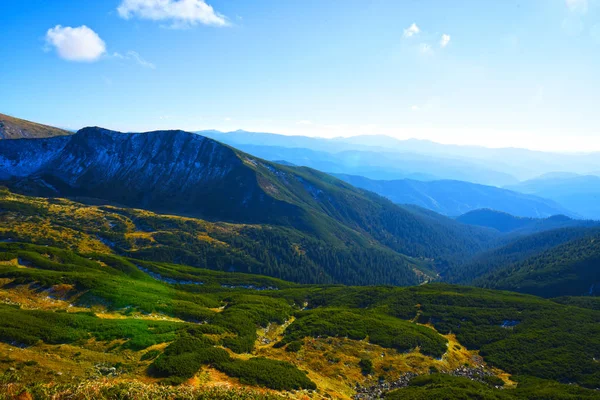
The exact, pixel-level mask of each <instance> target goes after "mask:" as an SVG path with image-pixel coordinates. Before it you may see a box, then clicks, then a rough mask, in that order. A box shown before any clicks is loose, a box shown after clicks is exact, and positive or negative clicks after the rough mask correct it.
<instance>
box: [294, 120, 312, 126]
mask: <svg viewBox="0 0 600 400" xmlns="http://www.w3.org/2000/svg"><path fill="white" fill-rule="evenodd" d="M296 123H297V124H298V125H312V121H309V120H307V119H303V120H301V121H298V122H296Z"/></svg>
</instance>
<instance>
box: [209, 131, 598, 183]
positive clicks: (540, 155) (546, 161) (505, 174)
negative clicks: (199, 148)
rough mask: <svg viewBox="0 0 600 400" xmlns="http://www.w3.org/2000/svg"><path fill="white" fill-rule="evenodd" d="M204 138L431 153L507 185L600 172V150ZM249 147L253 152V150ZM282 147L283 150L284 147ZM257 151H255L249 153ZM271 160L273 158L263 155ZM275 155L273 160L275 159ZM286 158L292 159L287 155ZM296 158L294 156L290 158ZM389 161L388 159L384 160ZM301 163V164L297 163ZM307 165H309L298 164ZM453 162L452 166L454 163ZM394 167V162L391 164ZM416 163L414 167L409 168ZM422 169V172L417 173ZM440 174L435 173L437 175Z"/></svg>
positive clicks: (225, 135) (266, 136)
mask: <svg viewBox="0 0 600 400" xmlns="http://www.w3.org/2000/svg"><path fill="white" fill-rule="evenodd" d="M200 133H201V134H202V135H204V136H208V137H212V138H214V139H216V140H219V141H221V142H224V143H228V144H231V145H233V146H235V147H238V148H243V146H245V145H252V146H259V147H276V148H292V149H297V150H298V151H301V150H300V149H308V150H312V151H318V152H325V153H331V154H336V153H339V152H345V151H358V152H362V151H365V152H376V153H384V154H393V155H394V156H395V157H396V158H397V159H400V160H401V159H402V158H403V155H408V154H410V155H418V156H421V157H423V156H426V157H428V158H429V160H431V162H432V164H437V165H440V166H441V165H445V162H446V161H447V160H454V161H460V163H462V167H465V166H468V165H471V166H478V168H480V169H482V173H481V174H478V173H477V171H473V170H471V171H468V170H464V169H462V167H461V170H460V172H461V173H466V174H469V175H471V176H475V177H477V179H467V180H469V181H471V182H476V183H482V184H488V185H494V186H505V185H509V184H511V183H501V182H503V181H504V182H506V180H507V179H509V180H512V181H513V183H517V181H523V180H527V179H534V178H536V177H538V176H540V175H543V174H547V173H551V172H555V171H563V172H567V173H575V174H592V175H593V174H595V173H597V172H598V171H600V157H598V154H597V153H581V154H569V153H551V152H542V151H533V150H527V149H516V148H499V149H494V148H486V147H479V146H460V145H449V144H441V143H435V142H431V141H428V140H418V139H407V140H401V139H396V138H393V137H389V136H384V135H362V136H354V137H338V138H332V139H325V138H313V137H306V136H286V135H278V134H272V133H259V132H248V131H242V130H238V131H234V132H220V131H214V130H212V131H200ZM247 151H249V150H248V149H247ZM278 151H279V150H278ZM249 152H250V153H252V151H249ZM263 158H268V157H263ZM269 159H270V158H269ZM280 159H283V160H287V159H286V158H285V157H280ZM287 161H290V162H294V161H293V160H287ZM383 162H384V163H385V162H386V161H385V160H383ZM294 163H295V162H294ZM298 165H303V164H298ZM451 165H452V164H451ZM386 166H388V167H390V165H386ZM409 167H410V166H409ZM434 167H435V166H430V168H431V171H437V172H439V173H441V175H436V176H435V178H434V179H458V180H463V178H461V177H457V176H449V174H448V173H447V172H444V169H443V168H437V169H434ZM326 172H339V173H345V174H351V175H362V176H366V177H368V178H371V179H400V178H407V177H409V176H406V173H412V172H415V170H412V169H410V170H408V171H405V175H404V176H384V177H382V176H373V175H365V174H362V173H358V172H357V171H327V170H326ZM416 172H419V171H416ZM434 175H435V174H434Z"/></svg>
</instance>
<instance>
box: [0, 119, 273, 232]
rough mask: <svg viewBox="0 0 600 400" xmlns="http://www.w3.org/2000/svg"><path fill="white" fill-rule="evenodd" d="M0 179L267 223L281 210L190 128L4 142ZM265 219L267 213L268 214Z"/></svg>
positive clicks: (235, 160)
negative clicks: (270, 214) (272, 208)
mask: <svg viewBox="0 0 600 400" xmlns="http://www.w3.org/2000/svg"><path fill="white" fill-rule="evenodd" d="M0 179H2V180H3V181H5V183H6V184H8V185H9V186H11V187H13V188H17V189H20V190H21V191H23V192H26V193H30V194H43V195H55V196H57V195H61V196H86V197H93V198H99V199H106V200H110V201H113V202H117V203H121V204H124V205H128V206H132V207H141V208H150V209H154V210H157V211H162V212H176V213H183V214H190V215H197V216H203V217H206V218H222V219H241V220H257V221H261V222H262V220H261V218H259V215H258V214H256V218H253V217H252V211H253V209H256V208H257V207H259V206H260V207H269V206H276V204H275V203H278V202H277V201H276V200H275V199H273V198H271V197H269V196H266V194H265V192H264V191H263V190H262V189H261V187H260V186H259V185H258V183H257V179H256V176H255V174H254V172H253V171H252V169H250V168H248V167H247V166H246V165H245V164H244V162H243V160H242V159H240V157H238V154H237V153H236V152H235V151H234V150H233V149H231V148H229V147H227V146H224V145H222V144H220V143H218V142H216V141H214V140H211V139H207V138H205V137H202V136H199V135H195V134H191V133H186V132H183V131H157V132H148V133H136V134H124V133H119V132H114V131H109V130H106V129H102V128H84V129H82V130H80V131H79V132H78V133H77V134H75V135H73V136H70V137H56V138H49V139H36V140H19V141H10V142H9V141H3V142H0ZM261 214H262V215H263V216H264V213H261Z"/></svg>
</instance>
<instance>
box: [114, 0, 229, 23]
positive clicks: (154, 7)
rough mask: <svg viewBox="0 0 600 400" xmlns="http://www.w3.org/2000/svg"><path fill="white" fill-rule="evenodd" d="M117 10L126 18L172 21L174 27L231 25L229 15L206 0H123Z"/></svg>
mask: <svg viewBox="0 0 600 400" xmlns="http://www.w3.org/2000/svg"><path fill="white" fill-rule="evenodd" d="M117 12H118V13H119V16H120V17H121V18H124V19H130V18H140V19H148V20H152V21H171V23H172V25H171V27H174V28H180V27H187V26H190V25H196V24H203V25H212V26H227V25H229V22H228V21H227V17H225V16H224V15H222V14H220V13H218V12H217V11H215V10H214V9H213V8H212V6H210V5H209V4H207V3H206V2H205V1H204V0H123V1H122V2H121V4H120V5H119V7H118V8H117Z"/></svg>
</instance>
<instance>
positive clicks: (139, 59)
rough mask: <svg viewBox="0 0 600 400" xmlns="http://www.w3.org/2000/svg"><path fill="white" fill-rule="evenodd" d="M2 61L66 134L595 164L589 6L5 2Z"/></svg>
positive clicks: (598, 35)
mask: <svg viewBox="0 0 600 400" xmlns="http://www.w3.org/2000/svg"><path fill="white" fill-rule="evenodd" d="M83 26H85V27H86V28H84V27H83ZM444 35H445V36H444ZM0 49H1V50H2V52H1V54H2V62H0V112H2V113H6V114H11V115H14V116H18V117H21V118H26V119H30V120H33V121H38V122H43V123H48V124H52V125H57V126H61V127H68V128H71V129H78V128H80V127H83V126H87V125H99V126H104V127H108V128H112V129H118V130H125V131H140V130H152V129H165V128H181V129H186V130H201V129H220V130H235V129H246V130H254V131H263V132H277V133H284V134H303V135H311V136H324V137H334V136H351V135H358V134H386V135H390V136H395V137H398V138H409V137H415V138H422V139H430V140H434V141H438V142H442V143H457V144H479V145H485V146H492V147H498V146H512V147H527V148H535V149H543V150H559V151H589V150H600V128H599V127H600V112H598V111H597V109H598V104H599V103H600V102H599V100H600V72H599V71H600V0H587V1H586V0H520V1H516V0H502V1H481V0H478V1H475V0H473V1H461V0H456V1H443V0H436V1H434V0H361V1H355V0H304V1H300V0H270V1H267V0H253V1H241V0H237V1H234V0H228V1H227V0H206V1H202V0H102V1H92V0H87V1H83V0H52V1H42V0H2V13H1V14H0Z"/></svg>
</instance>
